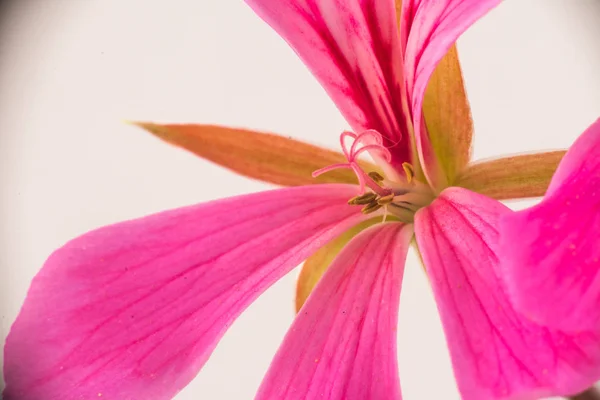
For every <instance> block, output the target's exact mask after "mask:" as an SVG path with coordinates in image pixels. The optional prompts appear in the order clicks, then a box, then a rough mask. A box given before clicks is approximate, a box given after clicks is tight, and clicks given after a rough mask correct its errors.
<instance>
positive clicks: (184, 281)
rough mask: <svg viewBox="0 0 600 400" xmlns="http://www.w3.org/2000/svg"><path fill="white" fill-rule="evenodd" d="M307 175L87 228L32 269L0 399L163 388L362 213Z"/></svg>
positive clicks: (72, 397) (180, 383) (157, 393)
mask: <svg viewBox="0 0 600 400" xmlns="http://www.w3.org/2000/svg"><path fill="white" fill-rule="evenodd" d="M356 191H357V188H356V186H351V185H312V186H304V187H296V188H289V189H280V190H274V191H269V192H263V193H257V194H251V195H246V196H241V197H235V198H230V199H225V200H220V201H215V202H211V203H206V204H200V205H196V206H191V207H186V208H180V209H177V210H172V211H166V212H163V213H160V214H156V215H152V216H148V217H145V218H141V219H137V220H132V221H127V222H123V223H120V224H116V225H111V226H107V227H104V228H101V229H98V230H96V231H92V232H90V233H87V234H85V235H83V236H81V237H79V238H77V239H75V240H73V241H71V242H69V243H67V244H66V245H65V246H64V247H62V248H61V249H59V250H57V251H56V252H55V253H54V254H52V255H51V256H50V258H49V259H48V260H47V261H46V263H45V265H44V267H43V268H42V270H41V271H40V272H39V274H38V275H37V276H36V277H35V279H34V280H33V283H32V286H31V288H30V290H29V293H28V295H27V299H26V301H25V304H24V306H23V308H22V310H21V313H20V314H19V316H18V317H17V320H16V322H15V323H14V325H13V327H12V330H11V332H10V334H9V336H8V339H7V343H6V347H5V372H4V374H5V379H6V389H5V391H4V396H5V397H4V398H5V399H6V400H40V399H44V400H76V399H77V400H79V399H92V398H99V397H102V398H108V399H140V400H148V399H167V398H171V397H172V396H173V395H174V394H175V393H177V392H178V391H179V390H180V389H181V388H183V387H184V386H185V385H186V384H187V383H188V382H189V381H190V380H191V379H192V378H193V377H194V376H195V375H196V374H197V372H198V371H199V370H200V368H201V367H202V365H203V364H204V363H205V362H206V360H207V358H208V357H209V356H210V353H211V352H212V350H213V349H214V347H215V346H216V344H217V341H218V340H219V339H220V338H221V336H222V335H223V334H224V332H225V331H226V329H227V328H228V327H229V326H230V325H231V323H232V322H233V321H234V320H235V318H236V317H237V316H238V315H239V314H240V313H241V312H242V311H243V310H244V309H245V308H246V307H247V306H248V305H249V304H250V303H251V302H252V301H253V300H254V299H256V297H258V296H259V295H260V294H261V293H262V292H263V291H264V290H265V289H266V288H268V287H269V286H270V285H271V284H272V283H273V282H275V281H276V280H277V279H279V278H280V277H281V276H283V275H284V274H285V273H287V272H288V271H289V270H291V269H292V268H293V267H295V266H296V265H298V264H299V263H300V262H301V261H302V260H303V259H305V258H306V257H307V256H309V255H310V254H311V253H312V252H313V251H315V250H316V249H317V248H318V247H320V246H321V245H322V244H323V243H324V242H326V241H328V240H330V239H331V238H332V237H333V236H335V235H336V234H339V233H341V232H343V231H344V230H345V229H347V228H348V227H349V226H350V225H351V224H352V223H354V222H356V221H357V219H361V218H363V217H364V216H362V215H361V214H360V212H358V213H357V210H356V209H355V208H353V207H351V206H348V205H347V204H346V201H347V199H348V198H349V197H351V196H353V195H355V194H356Z"/></svg>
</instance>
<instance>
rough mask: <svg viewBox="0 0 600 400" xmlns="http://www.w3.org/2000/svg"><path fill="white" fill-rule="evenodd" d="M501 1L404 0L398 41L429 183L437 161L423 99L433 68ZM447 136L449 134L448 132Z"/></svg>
mask: <svg viewBox="0 0 600 400" xmlns="http://www.w3.org/2000/svg"><path fill="white" fill-rule="evenodd" d="M500 1H501V0H403V1H402V19H401V23H400V27H401V38H402V39H401V40H402V48H403V53H404V54H403V56H404V74H405V77H406V89H407V92H408V96H409V103H410V105H411V110H412V116H413V117H412V118H413V125H414V129H415V141H416V144H417V150H418V152H419V157H420V159H421V164H422V165H423V168H424V170H425V175H426V176H427V179H428V180H429V182H431V183H433V184H434V185H435V182H436V181H437V180H438V179H439V177H437V176H434V174H435V171H436V169H437V166H436V164H437V160H436V156H435V153H434V151H433V148H432V147H431V143H430V141H429V137H428V134H427V129H426V128H425V125H424V121H423V96H424V95H425V89H426V88H427V84H428V82H429V78H431V74H432V73H433V71H434V69H435V67H436V66H437V64H438V63H439V62H440V60H441V59H442V58H443V57H444V56H445V55H446V53H447V52H448V50H449V49H450V47H452V45H453V44H454V43H455V42H456V40H457V39H458V37H459V36H460V35H461V34H462V33H463V32H464V31H465V30H467V29H468V28H469V27H470V26H471V25H472V24H473V23H475V22H476V21H477V20H478V19H479V18H481V17H482V16H483V15H485V14H486V13H487V12H488V11H489V10H490V9H492V8H494V7H495V6H496V5H498V4H500ZM449 134H450V133H449Z"/></svg>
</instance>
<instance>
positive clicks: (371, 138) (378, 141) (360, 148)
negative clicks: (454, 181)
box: [312, 129, 434, 223]
mask: <svg viewBox="0 0 600 400" xmlns="http://www.w3.org/2000/svg"><path fill="white" fill-rule="evenodd" d="M347 139H350V140H351V141H352V144H351V145H350V147H349V146H348V143H347ZM340 145H341V147H342V151H343V152H344V156H346V160H348V162H347V163H339V164H333V165H329V166H327V167H324V168H321V169H318V170H316V171H314V172H313V173H312V176H313V177H317V176H319V175H321V174H324V173H326V172H329V171H332V170H334V169H338V168H348V169H351V170H353V171H354V173H355V174H356V177H357V178H358V183H359V185H360V194H359V195H358V196H356V197H353V198H351V199H350V200H348V204H350V205H357V206H362V212H363V213H364V214H371V213H375V212H379V213H382V214H383V221H385V219H386V217H387V215H388V214H391V215H393V216H395V217H396V218H397V219H399V220H400V221H402V222H405V223H412V222H413V221H414V215H415V213H416V212H417V210H418V209H420V208H421V207H424V206H426V205H428V204H429V203H431V201H432V200H433V198H434V194H433V192H432V190H431V188H430V187H429V185H427V184H424V183H422V182H419V181H418V180H417V179H415V174H414V169H413V167H412V165H410V164H409V163H404V164H403V165H402V167H403V169H404V174H405V176H406V179H405V180H403V181H402V182H396V181H392V180H389V179H386V178H385V177H383V176H382V175H381V174H379V173H378V172H376V171H371V172H368V173H367V172H365V171H364V170H363V169H362V168H361V166H360V165H359V164H358V157H359V156H360V155H361V154H362V153H364V152H366V151H370V152H374V153H378V154H379V155H380V156H382V157H383V159H384V160H386V161H388V162H389V161H390V160H391V157H392V156H391V154H390V151H389V150H388V149H387V148H386V147H385V146H383V139H382V137H381V134H380V133H379V132H377V131H375V130H372V129H369V130H366V131H364V132H362V133H360V134H358V135H357V134H355V133H353V132H343V133H342V134H341V135H340Z"/></svg>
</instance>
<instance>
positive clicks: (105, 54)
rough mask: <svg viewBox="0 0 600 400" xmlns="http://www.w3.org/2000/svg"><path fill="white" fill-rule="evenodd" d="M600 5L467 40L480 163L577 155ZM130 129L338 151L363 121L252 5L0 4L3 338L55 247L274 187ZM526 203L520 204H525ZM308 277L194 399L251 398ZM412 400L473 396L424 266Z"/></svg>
mask: <svg viewBox="0 0 600 400" xmlns="http://www.w3.org/2000/svg"><path fill="white" fill-rule="evenodd" d="M599 36H600V2H599V1H597V0H577V1H574V0H520V1H517V0H507V1H506V2H505V3H503V4H502V5H501V6H500V7H498V8H497V9H496V10H494V11H493V12H492V13H490V14H489V15H488V16H487V17H486V18H484V19H483V20H481V21H480V22H479V23H477V24H476V26H474V27H473V28H472V29H471V30H470V31H468V32H467V33H466V34H465V35H464V36H463V37H462V38H461V39H460V41H459V51H460V53H461V58H462V62H463V68H464V73H465V78H466V82H467V89H468V94H469V97H470V100H471V105H472V110H473V114H474V119H475V127H476V138H475V151H474V155H475V158H477V159H480V158H486V157H492V156H496V155H501V154H505V153H515V152H525V151H532V150H536V149H554V148H563V147H567V146H568V145H569V144H570V143H572V142H573V140H574V139H575V138H576V137H577V135H578V134H579V133H581V132H582V130H583V129H584V128H585V127H586V126H587V125H589V124H590V123H591V122H592V121H593V120H595V119H596V118H597V117H599V116H600V90H598V88H599V87H600V74H598V71H599V70H600V51H598V45H597V38H598V37H599ZM124 120H154V121H173V122H203V123H219V124H225V125H231V126H241V127H249V128H254V129H259V130H267V131H272V132H277V133H281V134H283V135H287V136H291V137H294V138H299V139H302V140H305V141H309V142H312V143H315V144H319V145H323V146H329V147H332V148H336V142H337V137H338V134H339V133H340V132H341V131H342V130H343V129H345V128H346V123H345V121H344V120H343V118H342V117H341V116H340V114H339V113H338V111H337V109H336V108H335V106H334V105H333V103H332V102H331V101H330V100H329V98H328V97H327V96H326V94H325V93H324V91H323V90H322V89H321V87H320V86H319V85H318V83H317V82H316V80H315V79H314V78H313V77H312V76H311V75H310V73H309V72H308V71H307V69H306V68H305V67H304V65H303V64H302V63H301V62H300V61H299V60H298V59H297V57H296V56H295V54H294V53H293V52H292V51H291V50H290V49H289V48H288V47H287V45H286V44H285V43H284V42H283V40H282V39H280V38H279V37H278V36H277V35H276V34H275V33H274V32H273V31H272V30H271V28H269V27H268V26H267V25H266V24H265V23H263V22H262V21H261V20H260V19H259V18H258V17H256V16H255V15H254V14H253V13H252V11H251V10H250V9H249V8H248V7H247V6H246V5H245V4H244V3H243V2H242V1H241V0H221V1H212V2H209V1H192V0H172V1H168V2H167V1H159V0H156V1H155V0H26V1H24V0H21V1H13V2H10V1H8V2H3V3H2V6H0V165H1V168H0V190H1V192H0V221H2V223H1V225H0V305H1V308H0V328H1V330H0V333H1V334H0V340H1V341H2V342H3V341H4V338H5V336H6V334H7V333H8V330H9V327H10V324H11V323H12V321H13V320H14V318H15V316H16V314H17V312H18V310H19V307H20V305H21V303H22V301H23V299H24V296H25V293H26V290H27V288H28V285H29V281H30V280H31V278H32V277H33V276H34V274H35V273H36V271H37V270H38V268H39V267H40V266H41V265H42V263H43V262H44V260H45V259H46V257H47V256H48V255H49V254H50V252H51V251H52V250H53V249H55V248H57V247H59V246H60V245H61V244H63V243H64V242H65V241H67V240H68V239H70V238H72V237H74V236H76V235H79V234H81V233H83V232H85V231H87V230H90V229H93V228H96V227H99V226H101V225H105V224H109V223H112V222H117V221H119V220H123V219H128V218H134V217H137V216H141V215H145V214H148V213H153V212H157V211H161V210H164V209H167V208H173V207H178V206H182V205H186V204H192V203H197V202H202V201H206V200H210V199H214V198H219V197H224V196H231V195H236V194H242V193H248V192H255V191H259V190H263V189H266V188H268V185H266V184H263V183H259V182H254V181H250V180H247V179H245V178H242V177H238V176H235V175H233V174H232V173H230V172H228V171H226V170H224V169H220V168H218V167H215V166H214V165H212V164H210V163H208V162H206V161H204V160H200V159H197V158H195V157H194V156H192V155H190V154H188V153H186V152H184V151H182V150H179V149H176V148H173V147H169V146H167V145H165V144H163V143H161V142H159V141H158V140H157V139H155V138H153V137H151V136H149V135H148V134H145V133H144V132H142V131H141V130H139V129H135V128H133V127H131V126H128V125H125V124H124V123H123V122H122V121H124ZM522 205H523V203H521V204H516V205H515V206H516V207H519V206H522ZM296 275H297V270H296V271H294V272H293V273H291V274H289V275H288V276H287V277H286V278H284V279H283V280H282V281H280V282H279V283H277V284H276V285H275V286H274V287H272V288H271V289H270V290H269V291H268V292H267V293H266V294H265V295H264V296H262V297H261V298H260V299H259V300H258V301H257V302H256V303H255V304H254V305H252V306H251V307H250V308H249V309H248V311H247V312H245V313H244V314H243V315H242V317H241V318H239V320H238V321H237V322H236V323H235V324H234V325H233V327H232V328H231V329H230V330H229V332H228V333H227V334H226V335H225V337H224V339H223V340H222V341H221V343H220V345H219V346H218V347H217V349H216V351H215V352H214V353H213V355H212V357H211V359H210V361H209V362H208V363H207V365H206V367H205V368H204V369H203V371H202V372H201V373H200V374H199V375H198V377H197V379H195V380H194V381H193V382H192V383H191V384H190V385H189V386H188V387H187V388H186V389H185V390H184V391H182V392H181V394H180V395H178V396H177V399H179V400H184V399H198V398H209V399H249V398H252V396H253V394H254V393H255V391H256V389H257V387H258V385H259V383H260V380H261V377H262V375H263V373H264V372H265V371H266V369H267V367H268V365H269V362H270V359H271V357H272V356H273V355H274V353H275V351H276V349H277V347H278V344H279V342H280V340H281V338H282V337H283V335H284V334H285V332H286V329H287V327H288V326H289V324H290V323H291V321H292V319H293V317H294V309H293V295H294V285H295V278H296ZM398 346H399V349H398V351H399V364H400V375H401V380H402V390H403V394H404V398H405V399H408V400H411V399H430V398H444V399H458V398H459V395H458V392H457V390H456V386H455V383H454V380H453V376H452V370H451V368H450V361H449V357H448V354H447V350H446V347H445V343H444V338H443V333H442V329H441V325H440V322H439V319H438V316H437V312H436V308H435V304H434V302H433V298H432V295H431V293H430V290H429V287H428V284H427V281H426V278H425V276H424V274H423V272H422V270H421V269H420V267H419V265H418V262H417V260H416V258H415V257H414V256H409V260H408V264H407V267H406V273H405V278H404V284H403V292H402V298H401V306H400V327H399V330H398Z"/></svg>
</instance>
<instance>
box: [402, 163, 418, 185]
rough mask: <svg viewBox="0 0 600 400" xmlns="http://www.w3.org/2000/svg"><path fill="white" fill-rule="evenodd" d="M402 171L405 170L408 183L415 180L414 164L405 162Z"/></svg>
mask: <svg viewBox="0 0 600 400" xmlns="http://www.w3.org/2000/svg"><path fill="white" fill-rule="evenodd" d="M402 169H403V170H404V173H405V174H406V181H407V182H408V183H410V182H411V181H412V180H413V178H414V177H415V168H414V167H413V166H412V164H410V163H407V162H403V163H402Z"/></svg>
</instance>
